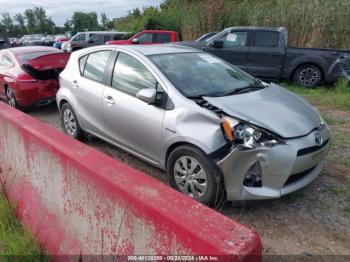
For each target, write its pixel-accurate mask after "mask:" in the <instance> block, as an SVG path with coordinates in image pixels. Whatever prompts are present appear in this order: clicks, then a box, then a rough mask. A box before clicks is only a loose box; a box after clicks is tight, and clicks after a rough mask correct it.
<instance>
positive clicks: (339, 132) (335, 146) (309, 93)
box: [282, 79, 350, 168]
mask: <svg viewBox="0 0 350 262" xmlns="http://www.w3.org/2000/svg"><path fill="white" fill-rule="evenodd" d="M282 85H283V86H284V87H286V88H287V89H288V90H290V91H292V92H295V93H297V94H299V95H301V96H303V97H305V98H306V99H307V100H308V101H309V102H311V103H312V104H313V105H315V106H317V107H318V108H319V109H320V112H321V114H322V116H323V118H324V120H325V121H326V122H327V124H328V125H329V126H330V129H331V133H332V150H331V152H330V154H329V156H328V159H329V160H330V161H331V162H333V163H335V164H338V165H342V166H344V167H345V168H350V121H349V117H347V116H346V115H345V116H344V112H338V111H345V112H350V86H348V83H347V82H346V81H345V80H344V79H341V80H339V82H338V83H336V84H335V85H334V86H331V87H318V88H303V87H297V86H294V85H291V84H287V83H283V84H282ZM332 110H333V111H332ZM345 114H346V113H345Z"/></svg>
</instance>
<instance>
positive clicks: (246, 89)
mask: <svg viewBox="0 0 350 262" xmlns="http://www.w3.org/2000/svg"><path fill="white" fill-rule="evenodd" d="M265 87H266V86H264V85H259V84H257V85H256V84H253V85H249V86H245V87H241V88H236V89H235V90H233V91H231V92H228V93H226V94H224V95H223V96H230V95H238V94H243V93H249V92H251V91H256V90H260V89H264V88H265Z"/></svg>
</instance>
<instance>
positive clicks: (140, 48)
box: [108, 44, 201, 56]
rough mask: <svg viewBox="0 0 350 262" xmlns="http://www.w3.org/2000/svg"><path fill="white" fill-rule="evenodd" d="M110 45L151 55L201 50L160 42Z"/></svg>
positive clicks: (121, 49)
mask: <svg viewBox="0 0 350 262" xmlns="http://www.w3.org/2000/svg"><path fill="white" fill-rule="evenodd" d="M108 47H113V48H115V49H117V50H120V51H123V50H130V51H136V52H138V53H141V54H143V55H145V56H149V55H160V54H172V53H191V52H192V53H193V52H201V51H200V50H198V49H194V48H192V47H187V46H182V45H176V44H159V45H115V46H112V45H108Z"/></svg>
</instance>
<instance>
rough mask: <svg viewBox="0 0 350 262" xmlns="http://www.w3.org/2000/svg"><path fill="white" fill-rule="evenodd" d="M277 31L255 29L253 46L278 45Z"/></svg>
mask: <svg viewBox="0 0 350 262" xmlns="http://www.w3.org/2000/svg"><path fill="white" fill-rule="evenodd" d="M278 42H279V33H278V32H272V31H256V32H255V40H254V46H258V47H278Z"/></svg>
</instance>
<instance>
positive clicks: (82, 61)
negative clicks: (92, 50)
mask: <svg viewBox="0 0 350 262" xmlns="http://www.w3.org/2000/svg"><path fill="white" fill-rule="evenodd" d="M88 56H89V55H86V56H83V57H82V58H80V59H79V71H80V75H83V74H84V68H85V64H86V60H87V59H88Z"/></svg>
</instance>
